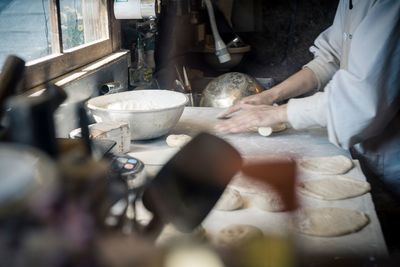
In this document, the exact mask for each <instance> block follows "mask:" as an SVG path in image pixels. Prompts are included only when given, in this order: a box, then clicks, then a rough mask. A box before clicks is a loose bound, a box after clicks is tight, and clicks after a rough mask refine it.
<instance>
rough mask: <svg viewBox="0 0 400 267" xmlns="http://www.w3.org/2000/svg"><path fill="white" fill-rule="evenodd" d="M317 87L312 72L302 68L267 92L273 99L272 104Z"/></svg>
mask: <svg viewBox="0 0 400 267" xmlns="http://www.w3.org/2000/svg"><path fill="white" fill-rule="evenodd" d="M317 86H318V81H317V78H316V77H315V75H314V73H313V71H312V70H310V69H309V68H303V69H302V70H300V71H298V72H296V73H295V74H293V75H292V76H290V77H289V78H287V79H286V80H285V81H283V82H281V83H280V84H278V85H276V86H274V87H273V88H271V89H270V90H268V91H270V92H269V94H271V96H272V98H273V99H274V101H273V102H279V101H282V100H286V99H289V98H292V97H296V96H300V95H303V94H305V93H308V92H310V91H312V90H314V89H315V88H317Z"/></svg>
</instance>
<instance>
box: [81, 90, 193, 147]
mask: <svg viewBox="0 0 400 267" xmlns="http://www.w3.org/2000/svg"><path fill="white" fill-rule="evenodd" d="M187 102H188V98H187V97H186V96H185V94H183V93H179V92H174V91H169V90H134V91H128V92H122V93H116V94H110V95H103V96H98V97H94V98H91V99H90V100H89V101H88V102H87V106H88V108H89V110H90V111H91V113H92V115H93V117H94V119H95V120H96V122H103V121H122V122H128V123H129V128H130V133H131V140H146V139H152V138H156V137H160V136H162V135H164V134H167V133H168V132H169V131H170V130H171V129H172V128H173V127H174V126H175V125H176V124H177V122H178V120H179V118H180V117H181V115H182V113H183V110H184V108H185V105H186V103H187Z"/></svg>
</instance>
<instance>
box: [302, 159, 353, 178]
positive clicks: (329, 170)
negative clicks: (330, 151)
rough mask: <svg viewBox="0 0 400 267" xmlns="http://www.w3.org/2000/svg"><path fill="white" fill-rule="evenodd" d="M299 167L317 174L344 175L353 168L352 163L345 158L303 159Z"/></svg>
mask: <svg viewBox="0 0 400 267" xmlns="http://www.w3.org/2000/svg"><path fill="white" fill-rule="evenodd" d="M299 166H300V167H301V168H303V169H305V170H307V171H312V172H315V173H318V174H344V173H346V172H348V171H349V170H350V169H352V168H353V166H354V164H353V161H352V160H351V159H349V158H347V157H345V156H342V155H338V156H331V157H312V158H303V159H301V160H300V161H299Z"/></svg>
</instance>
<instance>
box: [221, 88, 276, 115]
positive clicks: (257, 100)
mask: <svg viewBox="0 0 400 267" xmlns="http://www.w3.org/2000/svg"><path fill="white" fill-rule="evenodd" d="M274 101H275V97H274V95H273V92H272V91H271V90H267V91H264V92H261V93H258V94H255V95H251V96H247V97H245V98H243V99H241V100H239V101H238V102H236V103H235V104H234V105H232V106H231V107H229V108H227V109H226V110H224V111H223V112H222V113H220V114H218V116H217V118H219V119H222V118H227V117H229V116H230V115H231V114H232V113H234V112H236V111H238V110H239V109H240V108H241V107H242V105H245V104H248V105H272V104H273V103H274Z"/></svg>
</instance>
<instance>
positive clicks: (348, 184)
mask: <svg viewBox="0 0 400 267" xmlns="http://www.w3.org/2000/svg"><path fill="white" fill-rule="evenodd" d="M370 190H371V186H370V184H369V183H368V182H365V181H360V180H355V179H349V178H346V177H344V176H333V177H328V178H324V179H315V180H307V181H303V182H300V184H299V192H300V193H302V194H304V195H307V196H310V197H313V198H317V199H323V200H339V199H346V198H352V197H357V196H361V195H363V194H365V193H367V192H369V191H370Z"/></svg>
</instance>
